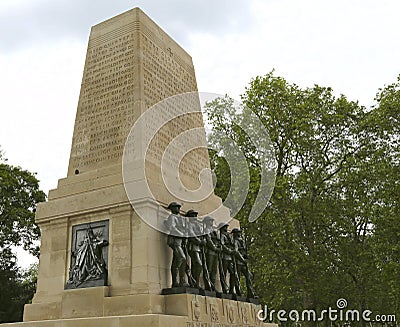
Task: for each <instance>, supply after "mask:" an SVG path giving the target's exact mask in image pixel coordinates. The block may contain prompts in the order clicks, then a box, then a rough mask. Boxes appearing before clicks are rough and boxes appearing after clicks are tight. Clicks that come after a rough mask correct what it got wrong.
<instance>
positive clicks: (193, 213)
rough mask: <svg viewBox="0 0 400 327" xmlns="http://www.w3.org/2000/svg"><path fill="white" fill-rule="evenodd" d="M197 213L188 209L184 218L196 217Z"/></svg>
mask: <svg viewBox="0 0 400 327" xmlns="http://www.w3.org/2000/svg"><path fill="white" fill-rule="evenodd" d="M197 214H198V212H197V211H196V210H193V209H190V210H189V211H188V212H186V215H185V216H186V217H196V216H197Z"/></svg>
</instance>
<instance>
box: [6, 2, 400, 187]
mask: <svg viewBox="0 0 400 327" xmlns="http://www.w3.org/2000/svg"><path fill="white" fill-rule="evenodd" d="M134 7H141V8H142V10H144V11H145V12H146V13H147V15H149V16H150V17H151V18H152V19H153V20H154V21H155V22H156V23H157V24H159V25H160V26H161V27H162V28H163V29H164V30H165V31H166V32H167V33H168V34H170V35H171V36H172V37H173V38H174V39H175V40H176V41H177V42H178V43H179V44H180V45H181V46H182V47H183V48H184V49H186V50H187V52H188V53H189V54H190V55H191V56H192V58H193V62H194V66H195V70H196V76H197V82H198V88H199V91H202V92H213V93H220V94H225V93H227V94H229V95H231V96H233V97H234V98H235V99H238V100H239V99H240V94H241V93H243V92H244V89H245V87H246V85H247V84H248V83H249V82H250V80H251V78H252V77H255V76H257V75H264V74H266V73H268V72H269V71H271V70H272V69H275V70H276V74H277V75H280V76H282V77H284V78H286V79H287V80H288V81H289V82H291V83H296V84H298V85H300V86H302V87H307V86H313V85H314V84H319V85H321V86H331V87H332V88H333V89H334V91H335V93H336V94H337V95H339V94H345V95H346V96H347V97H348V98H350V99H352V100H359V101H360V103H361V104H363V105H365V106H367V107H369V106H371V105H372V104H373V99H374V96H375V94H376V92H377V90H378V88H380V87H383V86H384V85H385V84H389V83H392V82H394V81H395V80H396V78H397V76H398V75H399V74H400V37H399V36H400V19H399V13H400V1H398V0H379V1H378V0H346V1H345V0H335V1H332V0H331V1H325V0H303V1H296V0H213V1H206V0H202V1H200V0H168V1H166V0H143V1H140V0H132V1H122V0H113V1H109V0H56V1H54V0H52V1H50V0H0V92H1V97H0V110H1V120H0V122H1V127H0V147H1V149H2V150H3V151H4V152H5V156H6V157H7V158H8V159H9V163H10V164H13V165H19V166H21V167H23V168H25V169H28V170H30V171H33V172H37V176H38V178H39V180H41V187H42V189H43V190H45V191H46V192H47V191H48V190H49V189H52V188H55V187H56V186H57V180H58V179H59V178H63V177H65V176H66V174H67V167H68V160H69V152H70V146H71V140H72V132H73V127H74V119H75V114H76V107H77V103H78V97H79V89H80V83H81V78H82V73H83V67H84V60H85V55H86V47H87V41H88V37H89V32H90V27H91V26H92V25H95V24H97V23H99V22H101V21H103V20H105V19H108V18H111V17H113V16H115V15H116V14H119V13H121V12H124V11H126V10H129V9H131V8H134Z"/></svg>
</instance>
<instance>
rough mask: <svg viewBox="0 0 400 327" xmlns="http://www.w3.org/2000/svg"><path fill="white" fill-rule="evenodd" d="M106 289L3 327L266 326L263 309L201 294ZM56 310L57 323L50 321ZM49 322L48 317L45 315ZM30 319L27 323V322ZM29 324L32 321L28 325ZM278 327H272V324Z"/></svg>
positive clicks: (28, 311) (41, 308) (30, 312)
mask: <svg viewBox="0 0 400 327" xmlns="http://www.w3.org/2000/svg"><path fill="white" fill-rule="evenodd" d="M105 289H106V287H93V288H91V289H86V291H88V290H89V291H90V292H89V293H90V296H89V295H88V294H86V296H82V289H81V290H68V291H66V293H67V294H68V295H66V296H65V299H64V301H63V302H62V305H61V308H58V309H57V308H52V307H51V305H50V304H49V303H47V305H46V304H45V303H43V304H28V305H26V306H25V313H24V315H25V317H24V320H25V322H21V323H14V324H3V325H2V327H3V326H4V327H81V326H82V327H91V326H93V327H103V326H104V327H106V326H110V327H125V326H126V327H128V326H140V327H146V326H165V327H168V326H171V327H211V326H212V327H214V326H215V327H216V326H218V327H227V326H237V327H239V326H248V327H249V326H267V325H268V324H263V323H262V322H261V321H260V320H259V319H258V318H257V312H258V311H259V310H260V309H261V306H260V305H257V304H254V303H249V302H241V301H235V300H230V299H224V298H216V297H208V296H202V295H198V294H188V293H183V294H169V295H156V294H138V295H131V296H114V297H108V296H107V292H105ZM46 309H47V310H56V311H57V310H58V312H59V314H58V317H59V318H58V319H57V318H55V319H52V318H50V319H49V318H47V320H44V319H46V318H43V317H46V315H44V314H43V313H44V312H45V311H46ZM47 317H50V316H49V315H48V312H47ZM27 318H28V319H27ZM27 320H30V321H27ZM269 325H271V326H276V325H274V324H269Z"/></svg>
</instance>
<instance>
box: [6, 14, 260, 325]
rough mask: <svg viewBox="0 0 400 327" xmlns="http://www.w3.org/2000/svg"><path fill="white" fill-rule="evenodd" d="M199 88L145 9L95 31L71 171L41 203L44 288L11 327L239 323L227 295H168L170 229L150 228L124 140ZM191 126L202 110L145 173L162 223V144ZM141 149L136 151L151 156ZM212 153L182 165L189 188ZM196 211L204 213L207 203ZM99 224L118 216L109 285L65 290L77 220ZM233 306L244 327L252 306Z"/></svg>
mask: <svg viewBox="0 0 400 327" xmlns="http://www.w3.org/2000/svg"><path fill="white" fill-rule="evenodd" d="M196 90H197V86H196V79H195V74H194V68H193V64H192V60H191V58H190V56H189V55H188V54H187V53H186V52H185V51H184V50H183V49H182V48H181V47H180V46H179V45H177V44H176V43H175V41H173V40H172V39H171V38H170V37H169V36H168V35H167V34H166V33H165V32H163V31H162V30H161V29H160V28H159V27H158V26H157V25H156V24H155V23H154V22H153V21H151V20H150V18H148V17H147V16H146V15H145V14H144V13H143V12H142V11H141V10H140V9H138V8H135V9H133V10H130V11H128V12H126V13H123V14H121V15H119V16H116V17H114V18H112V19H110V20H107V21H105V22H103V23H100V24H98V25H96V26H94V27H93V28H92V31H91V35H90V39H89V46H88V52H87V57H86V63H85V70H84V74H83V79H82V88H81V94H80V98H79V104H78V111H77V116H76V122H75V129H74V135H73V141H72V148H71V157H70V162H69V168H68V176H67V177H66V178H63V179H61V180H59V182H58V187H57V189H55V190H51V191H50V193H49V201H48V202H46V203H42V204H40V205H39V206H38V208H37V212H36V222H37V223H38V224H39V226H40V228H41V231H42V243H41V252H40V264H39V272H38V285H37V290H36V294H35V296H34V298H33V301H32V304H28V305H26V307H25V312H24V321H25V323H20V324H13V325H12V326H17V327H18V326H29V327H30V326H32V327H49V326H55V327H69V326H74V327H76V326H78V327H79V326H96V327H98V326H115V327H117V326H121V327H125V326H174V327H178V326H192V323H194V322H204V323H207V324H211V323H212V322H221V326H224V324H226V325H229V324H230V323H229V321H228V320H227V319H226V318H224V317H226V313H225V307H226V305H225V302H224V301H226V300H223V299H212V300H208V298H205V297H202V296H199V295H191V294H178V295H161V290H162V289H163V288H167V287H168V286H169V285H170V284H171V277H170V271H169V270H170V262H171V252H170V250H169V249H168V247H167V245H166V235H164V234H162V233H160V232H159V231H157V230H155V229H154V228H152V227H150V226H149V225H147V224H146V223H145V222H144V221H143V220H141V219H140V217H139V216H138V214H137V212H135V210H133V209H132V206H131V202H130V200H131V199H128V197H127V194H126V191H125V188H124V183H123V178H122V171H121V168H122V167H121V163H122V153H123V147H124V145H125V140H126V138H127V135H128V133H129V130H130V128H131V126H132V124H133V123H134V122H135V120H136V119H137V118H138V117H139V116H140V115H141V114H142V113H143V112H144V111H146V110H147V109H148V108H149V107H150V106H152V105H153V104H155V103H157V102H158V101H160V100H162V99H165V98H167V97H169V96H172V95H175V94H179V93H182V92H189V91H196ZM153 119H157V117H153ZM183 125H185V126H187V127H198V126H200V127H202V126H203V122H202V117H201V112H200V111H199V112H198V113H195V114H193V115H190V117H186V118H182V119H180V120H179V119H178V120H177V121H174V122H173V123H172V125H171V126H170V127H168V128H167V129H166V130H164V131H161V132H162V133H160V135H158V136H157V138H155V139H154V142H153V143H152V144H150V148H149V151H148V154H147V156H148V157H146V162H147V163H148V164H149V165H148V167H147V166H146V169H147V171H146V173H148V174H149V176H150V177H149V178H150V182H152V183H153V184H152V185H153V186H152V187H153V190H154V191H155V194H158V196H157V197H156V200H157V201H154V200H151V199H141V198H138V199H134V201H136V202H135V205H137V206H139V207H140V208H145V210H146V215H147V217H148V218H149V219H150V220H153V221H162V219H164V217H163V216H162V215H161V214H160V203H161V204H163V203H164V204H165V203H168V202H170V200H171V194H169V193H168V192H166V190H165V186H162V185H161V184H162V183H161V182H162V178H161V174H162V172H161V167H160V151H162V150H163V148H164V147H165V145H166V144H167V143H168V142H169V141H170V140H171V137H173V136H174V135H176V134H177V133H179V132H180V131H181V126H183ZM167 130H168V132H167ZM145 133H146V130H143V135H145ZM142 150H143V149H140V148H139V149H135V151H139V154H141V155H145V154H144V153H143V152H141V151H142ZM141 159H143V157H141ZM208 160H209V159H208V154H207V151H204V150H199V151H197V152H193V153H191V154H190V155H188V157H187V158H186V159H184V160H183V161H182V162H183V163H182V165H181V166H180V168H179V169H181V170H182V171H181V172H182V174H183V176H184V178H183V183H184V184H185V186H188V187H189V188H190V187H192V188H193V187H196V186H198V178H197V175H196V174H197V172H198V171H199V170H201V169H202V168H205V167H206V168H207V167H209V161H208ZM143 183H144V181H143V180H142V179H140V178H139V179H135V176H133V178H132V187H139V188H140V186H141V185H143ZM208 200H209V201H210V202H209V203H211V204H214V205H219V204H220V203H221V200H220V199H219V198H218V197H216V196H215V195H212V196H211V197H210V199H208ZM135 208H136V207H135ZM184 209H185V208H184ZM187 209H188V208H186V210H187ZM196 209H197V210H199V211H200V213H202V212H201V210H202V209H204V206H203V207H201V206H200V207H199V208H196ZM203 213H204V214H205V213H206V212H203ZM99 221H108V222H109V237H108V241H109V244H108V258H107V259H108V280H107V286H101V287H90V288H81V289H64V288H65V285H66V283H67V281H68V277H69V276H68V274H69V268H70V265H71V251H72V230H73V226H77V225H80V224H88V223H95V222H99ZM174 296H177V297H174ZM174 299H177V300H176V301H175V300H174ZM178 303H181V304H182V306H181V307H178V306H177V304H178ZM231 306H232V308H234V309H233V310H234V312H236V313H234V315H236V316H237V319H236V320H237V321H238V322H237V325H238V326H240V323H239V319H240V317H242V321H243V319H244V318H243V315H244V314H245V313H243V312H244V311H246V310H245V309H243V310H244V311H243V310H241V311H239V309H238V305H237V303H236V302H235V301H232V304H231ZM251 308H253V309H254V308H256V306H254V305H251ZM235 310H236V311H235ZM254 310H255V309H254ZM240 312H242V313H240ZM240 314H242V316H240ZM236 316H235V317H236ZM250 317H251V315H250ZM250 319H251V318H250ZM4 326H8V325H7V324H5V325H4ZM207 326H208V325H207ZM210 326H211V325H210Z"/></svg>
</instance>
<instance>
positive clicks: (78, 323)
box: [2, 314, 190, 327]
mask: <svg viewBox="0 0 400 327" xmlns="http://www.w3.org/2000/svg"><path fill="white" fill-rule="evenodd" d="M187 321H188V320H187V318H185V317H179V316H170V315H159V314H147V315H135V316H114V317H92V318H76V319H58V320H43V321H30V322H20V323H14V324H2V326H4V327H128V326H129V327H131V326H141V327H146V326H155V327H179V326H185V327H186V326H188V323H187ZM189 326H190V325H189Z"/></svg>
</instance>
